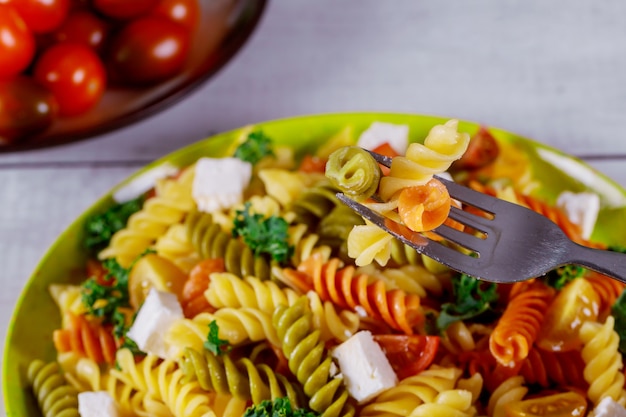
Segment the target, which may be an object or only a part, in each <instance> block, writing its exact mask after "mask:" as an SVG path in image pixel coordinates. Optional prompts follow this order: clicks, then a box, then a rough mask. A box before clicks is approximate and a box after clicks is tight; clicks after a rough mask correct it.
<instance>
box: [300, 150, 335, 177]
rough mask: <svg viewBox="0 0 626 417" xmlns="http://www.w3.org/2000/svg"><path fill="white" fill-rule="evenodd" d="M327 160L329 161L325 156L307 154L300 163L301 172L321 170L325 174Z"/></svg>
mask: <svg viewBox="0 0 626 417" xmlns="http://www.w3.org/2000/svg"><path fill="white" fill-rule="evenodd" d="M326 162H328V161H327V160H326V159H324V158H320V157H317V156H313V155H305V156H304V158H302V162H301V163H300V167H299V168H298V170H299V171H300V172H312V173H313V172H319V173H321V174H323V173H324V171H325V170H326Z"/></svg>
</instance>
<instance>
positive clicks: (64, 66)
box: [34, 42, 106, 116]
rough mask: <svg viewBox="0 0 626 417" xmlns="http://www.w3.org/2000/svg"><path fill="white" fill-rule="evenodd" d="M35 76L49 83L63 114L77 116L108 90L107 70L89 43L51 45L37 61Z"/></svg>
mask: <svg viewBox="0 0 626 417" xmlns="http://www.w3.org/2000/svg"><path fill="white" fill-rule="evenodd" d="M34 75H35V79H36V80H37V81H39V82H40V83H41V84H42V85H44V86H46V87H48V88H49V89H50V90H51V91H52V93H53V94H54V96H55V97H56V99H57V102H58V103H59V113H60V114H61V116H74V115H78V114H81V113H84V112H85V111H87V110H89V109H90V108H92V107H93V106H95V105H96V104H97V103H98V101H99V100H100V97H102V94H103V92H104V88H105V84H106V73H105V69H104V65H103V64H102V62H101V61H100V58H98V55H96V53H95V52H94V51H93V50H91V48H89V47H88V46H85V45H81V44H79V43H71V42H64V43H59V44H56V45H54V46H52V47H50V48H49V49H47V50H46V51H45V52H44V53H43V55H42V56H41V57H40V58H39V60H38V61H37V63H36V64H35V71H34Z"/></svg>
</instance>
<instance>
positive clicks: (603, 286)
mask: <svg viewBox="0 0 626 417" xmlns="http://www.w3.org/2000/svg"><path fill="white" fill-rule="evenodd" d="M584 279H585V280H587V282H589V283H590V284H591V286H592V287H593V289H594V291H595V292H596V294H598V298H599V308H598V310H599V312H600V317H606V316H607V315H608V314H609V313H610V310H611V307H612V306H613V304H615V300H617V298H618V297H619V296H620V294H621V293H622V292H623V291H624V288H626V284H624V283H623V282H620V281H618V280H616V279H611V278H609V277H607V276H606V275H602V274H600V273H597V272H593V271H589V272H588V273H587V274H586V275H585V276H584Z"/></svg>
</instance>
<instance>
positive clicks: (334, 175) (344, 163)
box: [326, 146, 381, 200]
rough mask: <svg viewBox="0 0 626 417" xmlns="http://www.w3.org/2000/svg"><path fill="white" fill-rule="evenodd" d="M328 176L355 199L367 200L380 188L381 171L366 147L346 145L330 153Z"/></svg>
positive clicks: (327, 166)
mask: <svg viewBox="0 0 626 417" xmlns="http://www.w3.org/2000/svg"><path fill="white" fill-rule="evenodd" d="M326 176H327V177H328V178H329V179H330V181H331V183H332V184H333V185H334V186H335V187H337V188H338V189H339V190H341V192H343V193H345V194H347V195H349V196H350V197H351V198H353V199H355V200H365V199H367V198H369V197H371V196H372V195H373V194H374V193H375V192H376V190H377V189H378V182H379V181H380V177H381V171H380V167H379V166H378V163H377V162H376V161H375V160H374V158H373V157H372V156H371V155H370V154H369V153H368V152H367V151H366V150H365V149H362V148H359V147H358V146H346V147H343V148H340V149H338V150H336V151H335V152H333V153H332V154H330V156H329V158H328V163H327V165H326Z"/></svg>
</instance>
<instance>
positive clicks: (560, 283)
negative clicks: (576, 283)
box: [543, 265, 587, 290]
mask: <svg viewBox="0 0 626 417" xmlns="http://www.w3.org/2000/svg"><path fill="white" fill-rule="evenodd" d="M586 271H587V270H586V269H585V268H583V267H582V266H578V265H565V266H561V267H559V268H556V269H554V270H552V271H550V272H548V273H547V274H546V275H545V276H544V277H543V281H544V282H545V283H546V284H547V285H549V286H551V287H552V288H555V289H557V290H560V289H562V288H563V287H564V286H566V285H567V284H568V283H569V282H570V281H572V280H574V279H575V278H579V277H582V276H583V275H584V274H585V272H586Z"/></svg>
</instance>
